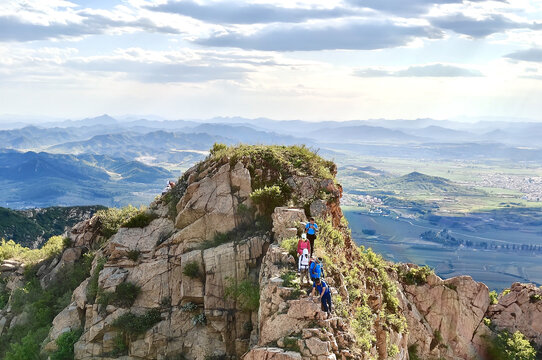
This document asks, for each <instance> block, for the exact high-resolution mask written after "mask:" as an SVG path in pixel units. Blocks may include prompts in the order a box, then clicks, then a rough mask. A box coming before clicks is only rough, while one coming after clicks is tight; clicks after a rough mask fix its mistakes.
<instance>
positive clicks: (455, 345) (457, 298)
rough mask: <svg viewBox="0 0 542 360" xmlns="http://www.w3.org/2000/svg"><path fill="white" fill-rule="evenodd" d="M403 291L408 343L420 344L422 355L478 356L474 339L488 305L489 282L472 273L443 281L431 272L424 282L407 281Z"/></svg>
mask: <svg viewBox="0 0 542 360" xmlns="http://www.w3.org/2000/svg"><path fill="white" fill-rule="evenodd" d="M404 293H405V295H406V299H407V300H408V301H407V302H406V304H404V310H405V315H406V318H407V322H408V328H409V345H410V344H417V345H418V351H419V354H420V356H421V357H422V358H425V357H431V356H437V357H443V358H445V359H476V358H477V353H476V349H475V348H474V346H473V345H472V343H471V341H472V338H473V336H474V333H475V331H476V329H477V328H478V325H479V324H480V322H481V321H482V319H483V317H484V314H485V311H486V309H487V308H488V306H489V290H488V288H487V286H486V285H484V284H482V283H479V282H476V281H474V280H472V278H471V277H470V276H459V277H455V278H451V279H448V280H445V281H443V280H441V279H440V278H438V277H437V276H435V275H432V276H430V277H429V278H428V283H427V284H425V285H421V286H416V285H405V286H404ZM403 300H404V298H403ZM436 332H438V333H439V334H440V337H441V339H438V337H439V336H437V335H435V334H436Z"/></svg>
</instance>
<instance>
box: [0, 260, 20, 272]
mask: <svg viewBox="0 0 542 360" xmlns="http://www.w3.org/2000/svg"><path fill="white" fill-rule="evenodd" d="M19 266H21V263H20V262H18V261H14V260H4V261H2V264H1V265H0V272H11V271H16V270H17V269H19Z"/></svg>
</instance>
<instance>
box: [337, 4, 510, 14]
mask: <svg viewBox="0 0 542 360" xmlns="http://www.w3.org/2000/svg"><path fill="white" fill-rule="evenodd" d="M471 1H472V2H483V1H487V0H471ZM497 1H499V0H497ZM502 1H505V0H502ZM347 2H348V3H350V4H351V5H354V6H357V7H362V8H369V9H374V10H377V11H382V12H386V13H390V14H394V15H398V16H403V17H411V16H418V15H423V14H425V13H427V12H428V11H429V10H430V9H431V8H432V7H433V6H435V5H443V4H461V3H464V1H463V0H347Z"/></svg>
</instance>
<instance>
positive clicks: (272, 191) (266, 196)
mask: <svg viewBox="0 0 542 360" xmlns="http://www.w3.org/2000/svg"><path fill="white" fill-rule="evenodd" d="M250 199H251V200H252V201H253V202H254V204H255V205H256V206H257V207H258V209H259V210H260V213H261V214H263V215H266V216H271V214H272V213H273V211H274V210H275V208H276V207H279V206H284V205H286V203H287V202H288V199H289V193H288V192H287V191H286V190H285V187H284V186H283V187H282V188H281V187H280V186H278V185H273V186H264V187H263V188H260V189H256V190H254V191H253V192H252V193H251V194H250Z"/></svg>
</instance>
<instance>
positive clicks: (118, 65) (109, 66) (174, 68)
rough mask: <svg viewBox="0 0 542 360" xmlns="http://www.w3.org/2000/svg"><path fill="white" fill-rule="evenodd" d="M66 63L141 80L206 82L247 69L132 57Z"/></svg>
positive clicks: (231, 77)
mask: <svg viewBox="0 0 542 360" xmlns="http://www.w3.org/2000/svg"><path fill="white" fill-rule="evenodd" d="M65 66H67V67H69V68H72V69H76V70H81V71H86V72H89V71H91V72H108V73H123V74H125V75H126V76H127V77H128V78H131V79H133V80H137V81H139V82H143V83H178V82H189V83H193V82H206V81H212V80H239V79H242V78H243V77H244V75H245V74H246V73H247V72H249V71H250V70H249V69H247V68H243V67H240V66H234V65H219V64H213V65H196V64H183V63H164V62H154V63H147V62H141V61H137V60H131V59H114V58H113V59H112V58H109V59H108V58H105V59H92V60H89V61H84V60H77V61H68V62H67V63H65Z"/></svg>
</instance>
